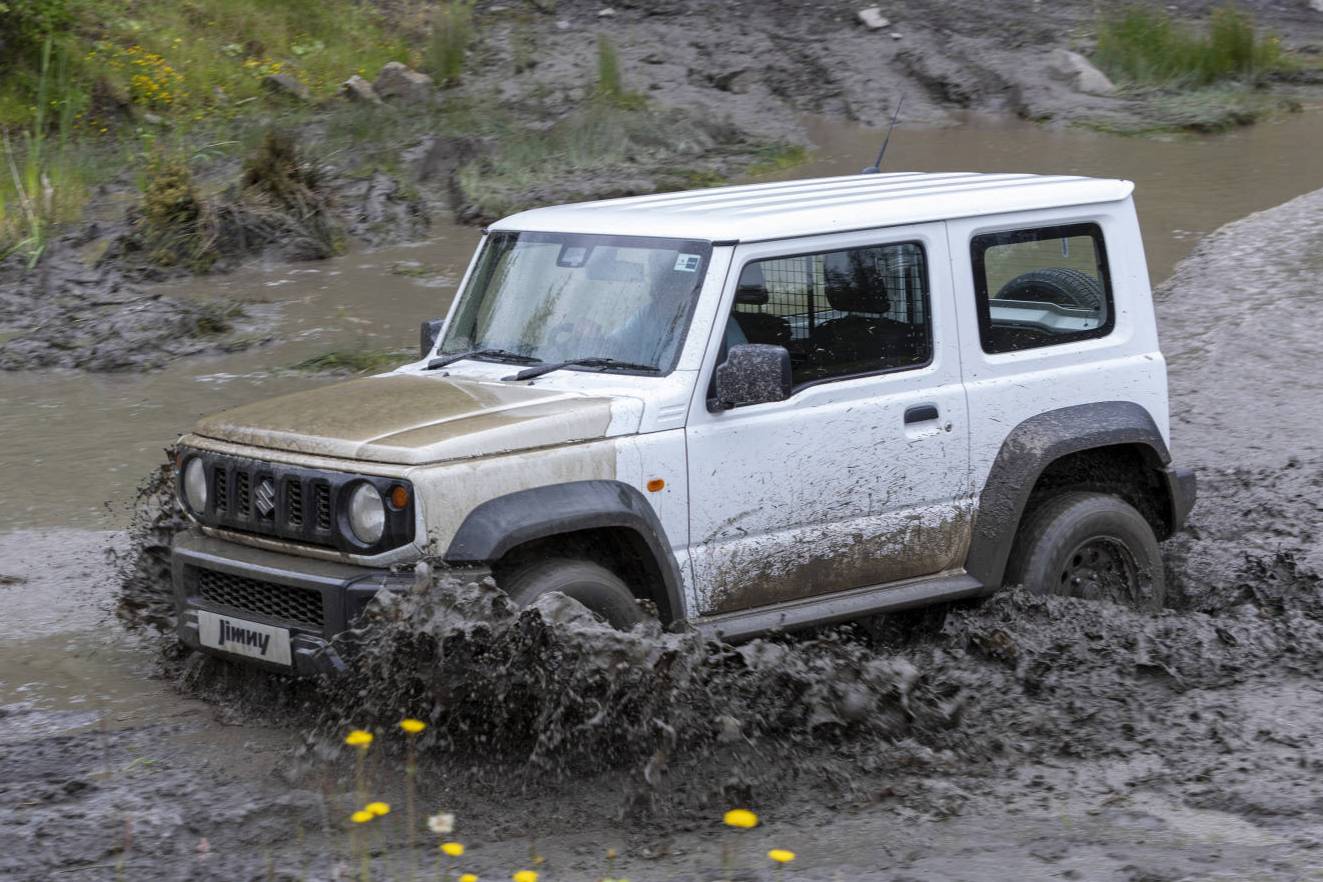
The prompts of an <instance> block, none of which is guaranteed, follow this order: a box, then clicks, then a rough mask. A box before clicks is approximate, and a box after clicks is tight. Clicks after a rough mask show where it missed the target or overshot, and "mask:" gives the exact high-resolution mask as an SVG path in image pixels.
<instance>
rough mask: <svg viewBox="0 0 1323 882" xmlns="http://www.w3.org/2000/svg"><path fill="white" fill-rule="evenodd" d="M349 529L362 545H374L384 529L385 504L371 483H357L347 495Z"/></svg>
mask: <svg viewBox="0 0 1323 882" xmlns="http://www.w3.org/2000/svg"><path fill="white" fill-rule="evenodd" d="M349 529H351V530H353V531H354V536H356V537H357V538H358V541H359V542H362V543H363V544H364V545H375V544H377V542H378V541H380V540H381V534H382V533H384V532H385V531H386V506H385V504H384V503H383V502H382V501H381V494H380V493H378V492H377V488H376V487H373V486H372V485H371V484H366V483H364V484H359V485H358V486H357V487H355V488H354V492H353V493H351V494H350V496H349Z"/></svg>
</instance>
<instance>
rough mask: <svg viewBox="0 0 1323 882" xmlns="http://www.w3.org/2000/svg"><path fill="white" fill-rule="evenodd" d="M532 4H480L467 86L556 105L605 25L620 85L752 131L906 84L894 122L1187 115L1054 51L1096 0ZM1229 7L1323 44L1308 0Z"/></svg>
mask: <svg viewBox="0 0 1323 882" xmlns="http://www.w3.org/2000/svg"><path fill="white" fill-rule="evenodd" d="M535 5H537V6H538V8H540V9H543V10H544V11H543V12H541V13H540V14H529V13H528V11H527V9H526V7H522V6H520V5H518V4H509V3H505V2H504V0H497V2H494V3H489V4H481V5H479V7H478V13H479V21H480V24H481V28H482V33H483V37H482V40H481V49H480V54H479V58H480V59H481V62H482V63H481V64H478V65H474V68H473V70H472V71H471V72H470V73H467V74H466V77H465V83H464V86H463V88H464V89H465V90H466V91H468V92H470V93H472V94H475V95H476V94H484V93H486V92H489V91H490V90H491V89H499V94H500V95H501V100H502V102H503V103H504V102H508V103H510V104H511V105H513V106H535V107H539V108H552V109H557V108H559V109H562V110H564V109H568V108H569V107H572V106H573V105H574V104H575V103H576V102H578V101H581V100H583V98H584V96H585V94H586V92H585V84H591V82H592V80H593V68H594V64H595V59H596V39H597V34H599V33H605V34H608V35H610V36H611V38H612V40H613V41H614V43H615V45H616V46H617V47H618V50H619V53H620V60H621V69H622V71H623V72H624V79H625V84H626V86H627V87H628V88H631V89H634V90H638V91H641V92H643V93H644V94H646V95H647V96H648V97H649V98H651V99H654V100H656V101H659V102H661V103H664V104H667V105H670V106H674V107H682V108H690V109H701V111H702V112H703V113H704V114H710V115H714V116H716V117H717V118H727V119H729V120H730V121H731V122H732V123H734V124H735V125H736V126H738V127H739V128H741V129H743V130H745V131H749V132H755V133H758V134H760V135H763V136H770V135H779V136H781V137H784V138H787V139H792V140H793V139H796V138H802V129H801V128H800V124H801V123H800V120H799V119H798V115H799V114H803V113H813V114H824V115H829V116H838V117H843V118H845V119H848V120H852V121H855V122H858V123H862V124H864V125H869V126H883V125H885V124H886V123H887V122H888V121H889V120H890V118H891V114H892V112H893V111H894V109H895V105H896V101H897V99H898V98H899V97H900V96H902V95H903V96H904V98H905V106H904V110H903V112H902V114H901V119H902V120H906V121H911V122H916V121H921V122H928V123H952V122H957V121H958V120H959V119H960V118H961V114H962V113H966V112H971V111H972V112H978V113H1013V114H1016V115H1019V116H1022V117H1024V118H1026V119H1032V120H1036V121H1040V122H1044V123H1050V124H1054V125H1058V124H1069V123H1089V124H1093V125H1098V126H1101V127H1105V128H1109V129H1122V130H1126V129H1133V130H1145V131H1151V130H1153V129H1157V128H1162V127H1164V126H1168V125H1170V126H1173V127H1175V128H1181V127H1182V126H1184V125H1185V124H1186V123H1188V122H1190V121H1191V118H1190V117H1189V116H1188V115H1186V111H1185V110H1181V109H1180V108H1179V107H1178V106H1177V105H1173V104H1172V103H1171V102H1170V101H1168V100H1166V99H1167V98H1169V97H1170V96H1167V95H1164V94H1163V93H1161V92H1159V91H1153V90H1126V89H1118V90H1115V91H1107V92H1105V93H1103V94H1098V93H1095V92H1091V91H1089V88H1090V87H1091V85H1095V84H1096V83H1093V82H1091V81H1090V80H1089V79H1083V80H1082V79H1081V78H1080V77H1079V76H1078V75H1077V72H1076V70H1075V69H1074V68H1073V67H1072V66H1070V65H1063V62H1062V61H1061V56H1060V52H1061V51H1062V50H1067V51H1076V52H1078V53H1083V54H1086V55H1087V54H1088V52H1090V51H1091V50H1092V47H1093V44H1094V41H1095V39H1096V32H1097V23H1098V16H1099V14H1100V7H1099V6H1098V5H1097V4H1094V3H1086V2H1076V0H1067V2H1057V3H1041V2H1038V0H1011V2H1006V3H997V4H984V3H976V2H950V0H941V2H938V0H896V2H886V3H881V4H877V8H878V10H879V12H880V16H881V17H882V19H883V20H885V21H886V22H887V24H886V26H884V27H880V28H876V29H873V28H870V27H867V26H865V25H864V24H863V23H862V22H861V21H860V17H859V11H860V10H862V9H864V8H866V7H869V6H872V5H873V4H870V3H864V2H845V0H829V2H825V3H819V4H816V5H814V6H813V7H812V8H811V9H810V8H805V7H804V6H802V4H797V3H790V2H770V3H767V2H745V0H732V2H727V3H721V4H714V3H711V2H708V0H661V2H651V0H649V2H646V3H644V2H634V0H628V2H623V3H614V4H609V5H608V4H604V3H600V2H590V0H562V2H559V3H556V4H546V5H541V4H535ZM1217 5H1218V4H1217V3H1214V2H1205V0H1184V2H1181V3H1176V4H1167V6H1166V8H1167V9H1168V11H1170V12H1171V13H1172V14H1173V15H1176V16H1179V17H1185V18H1192V19H1202V18H1204V17H1206V16H1207V15H1208V14H1209V13H1210V12H1211V11H1212V10H1213V9H1214V8H1215V7H1216V6H1217ZM1239 6H1240V8H1242V9H1246V10H1248V11H1250V12H1252V13H1253V14H1254V15H1255V17H1256V20H1257V21H1258V23H1259V25H1260V26H1261V27H1263V28H1266V29H1269V30H1271V31H1273V32H1275V33H1277V34H1278V35H1279V36H1280V37H1281V38H1282V40H1283V44H1284V46H1285V47H1286V48H1288V49H1291V50H1301V51H1303V52H1304V53H1317V52H1318V51H1319V50H1320V49H1323V13H1320V12H1318V11H1317V10H1316V9H1314V8H1312V7H1311V6H1310V5H1309V4H1308V3H1306V2H1304V0H1285V2H1284V0H1253V2H1244V3H1241V4H1239ZM608 9H609V10H610V12H609V13H605V14H604V10H608ZM521 57H527V58H529V59H531V61H532V63H531V64H530V63H529V62H528V61H524V62H522V63H520V58H521ZM1307 57H1312V54H1311V55H1307ZM512 73H513V75H512ZM1289 79H1290V80H1291V81H1290V82H1282V83H1278V84H1277V85H1276V86H1275V89H1276V91H1277V92H1278V93H1280V95H1281V97H1283V98H1284V99H1285V100H1286V102H1287V103H1288V104H1289V103H1290V102H1291V101H1292V100H1295V99H1298V98H1300V97H1301V96H1313V99H1312V100H1317V91H1316V90H1311V89H1309V88H1304V91H1296V89H1297V88H1301V87H1309V86H1310V85H1311V84H1312V85H1318V83H1319V82H1323V76H1320V77H1315V76H1313V74H1312V73H1309V72H1307V71H1302V72H1301V73H1299V74H1297V75H1295V76H1293V77H1291V78H1289ZM1306 100H1309V99H1306ZM1176 111H1180V112H1176ZM1195 128H1196V129H1197V128H1200V126H1199V125H1196V126H1195Z"/></svg>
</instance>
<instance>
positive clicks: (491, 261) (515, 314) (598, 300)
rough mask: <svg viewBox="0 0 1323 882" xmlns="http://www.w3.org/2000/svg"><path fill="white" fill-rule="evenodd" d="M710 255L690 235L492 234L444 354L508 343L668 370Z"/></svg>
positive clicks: (539, 355)
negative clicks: (669, 236) (650, 237)
mask: <svg viewBox="0 0 1323 882" xmlns="http://www.w3.org/2000/svg"><path fill="white" fill-rule="evenodd" d="M711 252H712V246H711V244H710V243H708V242H698V241H686V240H683V239H645V238H639V237H634V236H586V235H578V234H570V233H492V234H491V235H490V236H489V237H488V238H487V242H486V245H485V246H484V247H483V250H482V254H481V256H480V257H479V259H478V265H477V267H476V268H475V270H474V272H473V277H472V279H471V280H470V282H469V284H468V287H467V288H465V289H464V292H463V294H461V295H460V302H459V306H458V308H457V309H456V311H455V316H454V319H453V320H452V321H451V323H450V326H449V328H448V329H447V330H446V336H445V339H444V340H443V341H442V343H441V348H440V350H439V353H438V354H439V355H441V356H445V355H451V354H456V353H461V352H470V351H474V350H504V351H505V352H508V353H514V354H516V355H519V356H525V357H526V359H535V360H536V361H539V362H560V361H569V360H572V359H583V358H597V359H611V360H614V361H617V362H622V363H627V364H622V365H620V366H619V367H624V368H626V369H636V370H643V371H648V370H655V371H657V372H658V373H667V372H669V371H670V370H671V368H672V367H674V366H675V360H676V358H677V357H678V356H679V350H680V344H681V343H682V342H683V341H684V335H685V329H686V328H687V327H688V325H689V318H690V315H691V314H692V312H693V308H694V302H695V301H696V300H697V297H698V290H699V288H700V287H701V285H702V281H703V275H704V273H705V272H706V270H707V261H708V257H709V256H710V254H711ZM487 357H491V358H494V359H496V360H500V359H501V355H500V354H496V355H491V356H487ZM607 367H610V365H608V366H607ZM594 369H599V370H600V369H603V366H602V365H600V364H599V365H596V366H594Z"/></svg>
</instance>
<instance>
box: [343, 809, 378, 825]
mask: <svg viewBox="0 0 1323 882" xmlns="http://www.w3.org/2000/svg"><path fill="white" fill-rule="evenodd" d="M375 817H376V815H374V814H372V812H370V811H368V810H366V809H359V810H358V811H356V812H354V813H353V814H352V815H350V816H349V820H351V821H353V822H354V823H355V824H366V823H367V822H368V821H370V820H372V819H373V818H375Z"/></svg>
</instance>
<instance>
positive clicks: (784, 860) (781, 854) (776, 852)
mask: <svg viewBox="0 0 1323 882" xmlns="http://www.w3.org/2000/svg"><path fill="white" fill-rule="evenodd" d="M767 856H768V857H769V858H771V859H772V860H774V861H776V862H777V863H778V864H788V863H790V862H791V861H793V860H794V859H795V853H794V852H793V851H787V850H786V849H784V848H774V849H772V850H771V851H769V852H768V853H767Z"/></svg>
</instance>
